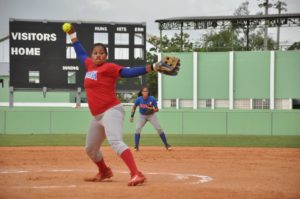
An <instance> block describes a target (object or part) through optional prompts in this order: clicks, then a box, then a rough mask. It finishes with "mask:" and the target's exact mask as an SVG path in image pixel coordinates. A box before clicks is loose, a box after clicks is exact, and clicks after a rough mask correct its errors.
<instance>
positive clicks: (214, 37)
mask: <svg viewBox="0 0 300 199" xmlns="http://www.w3.org/2000/svg"><path fill="white" fill-rule="evenodd" d="M201 47H202V48H204V49H205V50H206V51H229V50H238V49H241V48H242V41H241V40H240V39H238V37H237V34H235V33H234V30H233V29H229V28H227V29H224V30H221V31H219V32H217V33H216V32H213V31H212V32H209V33H207V34H204V35H203V39H202V46H201Z"/></svg>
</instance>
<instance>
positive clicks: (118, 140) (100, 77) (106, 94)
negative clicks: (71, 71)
mask: <svg viewBox="0 0 300 199" xmlns="http://www.w3.org/2000/svg"><path fill="white" fill-rule="evenodd" d="M62 28H63V31H64V32H66V33H67V34H68V35H69V36H70V38H71V41H72V44H73V47H74V49H75V52H76V55H77V58H78V59H79V60H80V62H81V63H82V64H84V65H85V67H86V75H85V79H84V87H85V91H86V96H87V102H88V105H89V109H90V112H91V114H92V115H93V119H92V121H91V122H90V126H89V130H88V132H87V136H86V145H85V149H86V153H87V155H88V156H89V157H90V159H91V160H92V161H93V162H94V163H95V164H96V165H97V166H98V170H99V171H98V173H97V175H96V176H94V177H92V178H86V179H85V180H86V181H93V182H95V181H103V180H105V179H107V178H111V177H112V176H113V173H112V170H111V169H110V168H109V167H108V166H107V165H106V164H105V161H104V158H103V154H102V152H101V150H100V146H101V145H102V143H103V141H104V139H105V138H107V140H108V142H109V143H110V145H111V146H112V148H113V150H114V151H115V152H116V153H117V154H118V155H119V156H120V157H121V158H122V160H123V161H124V163H125V164H126V165H127V167H128V169H129V170H130V174H131V178H130V180H129V182H128V186H135V185H138V184H142V183H144V182H145V180H146V178H145V176H144V175H143V174H142V173H141V172H140V171H139V170H138V168H137V166H136V163H135V160H134V158H133V155H132V153H131V151H130V149H129V148H128V146H127V145H126V144H125V143H124V141H123V122H124V114H125V112H124V109H123V107H122V105H121V104H120V100H119V99H118V98H117V97H116V83H117V80H118V79H119V78H130V77H136V76H139V75H144V74H146V73H147V72H149V71H152V70H154V71H158V72H161V73H164V74H169V75H176V74H177V72H178V70H179V67H178V66H179V61H178V60H179V59H178V58H176V59H175V60H177V61H176V64H175V63H174V61H171V62H170V60H172V59H170V60H169V61H168V63H170V64H172V65H169V64H168V63H163V62H159V63H157V64H155V65H154V66H152V65H147V66H143V67H134V68H126V67H122V66H119V65H117V64H114V63H109V62H107V61H106V59H107V50H106V47H105V46H104V45H103V44H101V43H97V44H95V45H94V47H93V49H92V54H91V57H88V55H87V53H86V51H85V49H84V48H83V46H82V45H81V43H80V42H79V40H78V38H77V35H76V32H75V29H74V26H73V25H72V24H70V23H64V24H63V26H62ZM173 60H174V59H173Z"/></svg>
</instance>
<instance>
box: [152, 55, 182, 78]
mask: <svg viewBox="0 0 300 199" xmlns="http://www.w3.org/2000/svg"><path fill="white" fill-rule="evenodd" d="M179 66H180V59H179V58H178V57H169V56H167V57H163V59H162V60H161V61H160V62H158V63H156V64H154V66H152V67H153V68H152V69H153V70H154V71H157V72H160V73H163V74H165V75H172V76H175V75H177V74H178V71H179V69H180V68H179Z"/></svg>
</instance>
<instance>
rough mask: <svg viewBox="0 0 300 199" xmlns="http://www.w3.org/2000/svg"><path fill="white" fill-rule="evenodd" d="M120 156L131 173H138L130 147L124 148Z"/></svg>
mask: <svg viewBox="0 0 300 199" xmlns="http://www.w3.org/2000/svg"><path fill="white" fill-rule="evenodd" d="M120 157H121V158H122V159H123V161H124V162H125V164H126V165H127V167H128V168H129V170H130V172H131V175H136V174H138V169H137V167H136V164H135V161H134V158H133V155H132V153H131V151H130V149H126V150H125V151H123V153H122V154H121V155H120Z"/></svg>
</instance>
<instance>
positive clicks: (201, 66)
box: [198, 52, 229, 99]
mask: <svg viewBox="0 0 300 199" xmlns="http://www.w3.org/2000/svg"><path fill="white" fill-rule="evenodd" d="M228 92H229V53H228V52H209V53H198V99H211V98H214V99H228Z"/></svg>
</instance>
